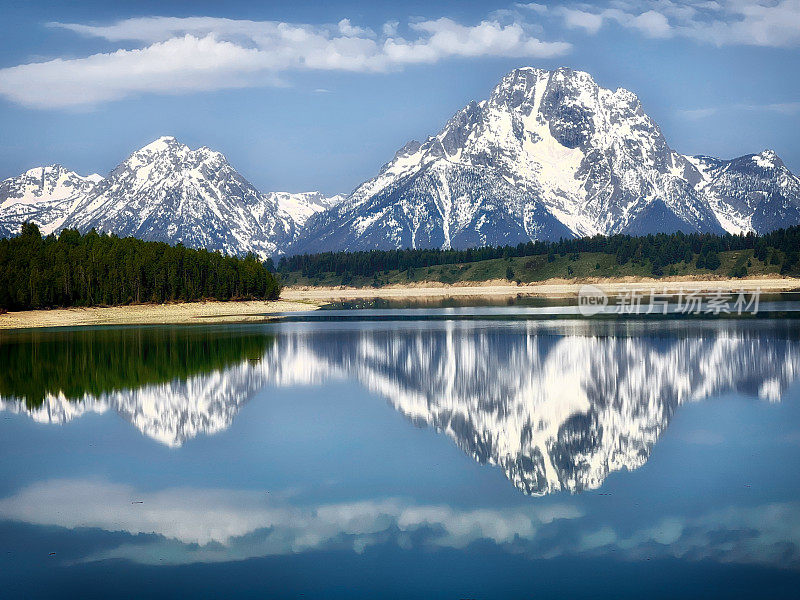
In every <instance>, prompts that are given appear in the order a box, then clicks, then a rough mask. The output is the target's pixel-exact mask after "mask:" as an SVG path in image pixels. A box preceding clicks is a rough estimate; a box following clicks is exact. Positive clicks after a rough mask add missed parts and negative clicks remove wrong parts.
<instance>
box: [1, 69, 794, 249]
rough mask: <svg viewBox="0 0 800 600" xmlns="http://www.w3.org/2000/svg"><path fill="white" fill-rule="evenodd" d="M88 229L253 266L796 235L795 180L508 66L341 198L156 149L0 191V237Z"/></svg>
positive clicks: (576, 83)
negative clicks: (676, 144) (478, 97)
mask: <svg viewBox="0 0 800 600" xmlns="http://www.w3.org/2000/svg"><path fill="white" fill-rule="evenodd" d="M26 220H31V221H33V222H35V223H37V224H38V225H39V226H40V228H41V229H42V230H43V232H45V233H51V232H57V231H59V230H60V229H62V228H77V229H79V230H81V231H87V230H89V229H91V228H93V227H94V228H96V229H98V230H102V231H107V232H111V233H115V234H117V235H121V236H122V235H125V236H135V237H139V238H142V239H148V240H156V241H165V242H169V243H178V242H180V243H183V244H184V245H187V246H193V247H205V248H209V249H212V250H220V251H223V252H227V253H237V254H241V253H244V252H250V251H252V252H255V253H257V254H259V255H261V256H262V257H267V256H275V255H278V254H284V253H286V254H295V253H305V252H320V251H329V250H333V251H336V250H351V251H354V250H370V249H395V248H428V247H431V248H465V247H474V246H482V245H487V244H491V245H501V244H516V243H518V242H522V241H528V240H531V239H542V240H554V239H558V238H561V237H573V236H585V235H594V234H607V235H609V234H617V233H626V234H632V235H638V234H647V233H655V232H672V231H684V232H711V233H723V232H726V231H727V232H731V233H743V232H748V231H754V232H757V233H765V232H768V231H772V230H774V229H777V228H780V227H786V226H789V225H795V224H798V223H800V179H799V178H798V177H797V176H795V175H794V174H793V173H792V172H791V171H789V169H788V168H787V167H786V166H785V165H784V164H783V162H782V161H781V159H780V158H779V157H778V156H777V155H776V154H775V152H773V151H771V150H765V151H763V152H760V153H758V154H749V155H745V156H741V157H739V158H735V159H732V160H723V159H718V158H713V157H709V156H685V155H682V154H680V153H678V152H677V151H675V150H673V149H672V148H671V147H670V146H669V145H668V143H667V141H666V139H665V138H664V135H663V134H662V132H661V130H660V128H659V127H658V125H657V124H656V122H655V121H654V120H653V119H652V118H650V117H649V116H648V115H647V114H646V113H645V112H644V110H643V108H642V105H641V103H640V101H639V99H638V98H637V97H636V95H635V94H633V93H631V92H629V91H627V90H624V89H617V90H610V89H606V88H603V87H600V86H599V85H598V84H597V83H596V82H595V81H594V79H593V78H592V77H591V76H590V75H589V74H588V73H585V72H581V71H574V70H571V69H567V68H560V69H556V70H553V71H547V70H542V69H535V68H521V69H517V70H515V71H512V72H511V73H509V74H508V75H506V76H505V77H503V79H502V80H501V81H500V83H499V84H498V85H497V87H495V89H494V90H493V91H492V93H491V95H490V96H489V98H488V99H487V100H483V101H480V102H471V103H470V104H468V105H467V106H466V107H464V108H463V109H461V110H460V111H458V112H457V113H456V114H455V115H454V116H453V117H452V118H451V119H450V120H449V121H448V122H447V124H446V125H445V126H444V128H443V129H442V130H441V131H440V132H439V133H437V134H436V135H435V136H432V137H430V138H428V139H427V140H425V141H424V142H417V141H411V142H409V143H407V144H406V145H405V146H404V147H403V148H401V149H400V150H399V151H398V152H397V153H396V154H395V156H394V158H393V159H392V160H391V161H389V162H388V163H386V164H385V165H384V166H383V167H382V168H381V169H380V172H379V173H378V174H377V175H376V176H375V177H374V178H372V179H370V180H369V181H366V182H364V183H362V184H361V185H359V186H358V187H357V188H356V189H355V190H354V191H353V192H352V193H350V194H348V195H345V196H334V197H331V198H328V197H325V196H324V195H323V194H320V193H318V192H310V193H301V194H291V193H281V192H268V193H264V192H260V191H259V190H257V189H256V188H255V187H254V186H253V185H252V184H250V183H249V182H248V181H247V180H246V179H245V178H244V177H242V176H241V175H240V174H239V173H238V172H237V171H236V170H235V169H234V168H233V167H232V166H231V165H230V163H228V161H227V160H226V158H225V157H224V156H223V155H222V154H220V153H219V152H215V151H213V150H211V149H209V148H205V147H203V148H199V149H197V150H192V149H190V148H189V147H187V146H185V145H183V144H181V143H180V142H178V141H177V140H176V139H174V138H171V137H163V138H160V139H158V140H156V141H155V142H153V143H151V144H148V145H147V146H145V147H144V148H141V149H140V150H137V151H136V152H134V153H133V154H131V155H130V156H129V157H128V158H127V159H126V160H125V161H123V162H122V163H120V164H119V165H118V166H117V167H116V168H115V169H114V170H113V171H112V172H111V173H110V174H109V175H108V176H107V177H105V178H103V177H100V176H98V175H91V176H89V177H82V176H80V175H78V174H76V173H74V172H71V171H68V170H67V169H65V168H64V167H62V166H60V165H53V166H50V167H39V168H36V169H32V170H30V171H28V172H26V173H23V174H22V175H20V176H18V177H12V178H10V179H6V180H5V181H3V182H1V183H0V235H12V234H14V233H16V232H17V231H18V230H19V227H20V226H21V223H22V222H24V221H26Z"/></svg>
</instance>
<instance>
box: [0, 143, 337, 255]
mask: <svg viewBox="0 0 800 600" xmlns="http://www.w3.org/2000/svg"><path fill="white" fill-rule="evenodd" d="M2 186H3V187H2V188H0V189H2V191H3V192H4V193H3V195H2V196H0V198H2V199H3V202H2V206H0V235H13V234H16V233H18V232H19V228H20V227H21V225H22V223H23V222H24V221H26V220H31V221H33V222H36V223H37V224H39V225H40V227H41V229H42V230H43V231H44V233H51V232H54V231H57V230H59V229H61V228H64V227H70V228H77V229H79V230H81V231H87V230H89V229H91V228H92V227H94V228H96V229H97V230H99V231H107V232H110V233H115V234H117V235H120V236H134V237H138V238H141V239H145V240H156V241H165V242H168V243H173V244H174V243H178V242H181V243H183V244H185V245H187V246H191V247H197V248H207V249H210V250H220V251H223V252H226V253H230V254H242V253H245V252H255V253H256V254H259V255H261V256H262V257H266V256H269V255H272V254H276V253H280V252H282V251H284V250H285V249H286V248H287V247H288V245H289V244H290V243H291V241H292V240H293V239H294V238H295V237H296V236H297V234H298V232H299V229H300V227H301V226H302V225H303V223H305V221H306V219H308V217H309V216H311V215H312V214H315V213H317V212H320V211H322V210H325V209H327V208H328V207H329V206H332V205H333V204H335V203H336V202H337V201H338V197H334V198H332V199H329V198H326V197H324V196H323V195H322V194H320V193H318V192H309V193H303V194H289V193H262V192H260V191H259V190H257V189H256V188H255V187H254V186H253V185H252V184H250V182H248V181H247V180H246V179H245V178H244V177H242V175H241V174H239V173H238V172H237V171H236V169H234V168H233V167H232V166H231V164H230V163H229V162H228V160H227V159H226V158H225V156H224V155H223V154H222V153H220V152H217V151H215V150H212V149H211V148H208V147H207V146H202V147H200V148H197V149H196V150H193V149H192V148H190V147H189V146H187V145H185V144H183V143H181V142H180V141H178V140H177V139H176V138H174V137H172V136H163V137H160V138H158V139H157V140H154V141H152V142H150V143H149V144H147V145H145V146H143V147H142V148H140V149H138V150H136V151H135V152H133V153H132V154H131V155H130V156H129V157H128V158H127V159H125V160H124V161H123V162H122V163H120V164H119V165H118V166H117V167H116V168H115V169H114V170H113V171H112V172H111V173H110V174H109V175H108V177H107V178H105V179H104V178H102V177H100V176H99V175H92V176H89V177H86V178H82V177H80V176H78V175H76V174H74V173H72V172H71V171H67V170H66V169H64V168H63V167H61V166H59V165H54V166H52V167H41V168H37V169H32V170H30V171H28V172H27V173H25V174H23V175H21V176H20V177H17V178H12V179H10V180H6V181H5V182H3V184H2Z"/></svg>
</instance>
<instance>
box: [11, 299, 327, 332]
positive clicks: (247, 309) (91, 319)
mask: <svg viewBox="0 0 800 600" xmlns="http://www.w3.org/2000/svg"><path fill="white" fill-rule="evenodd" d="M318 307H319V304H318V303H315V302H308V301H306V302H297V301H289V300H283V299H282V300H278V301H276V302H264V301H246V302H186V303H181V304H137V305H134V306H111V307H107V308H59V309H53V310H29V311H20V312H10V313H8V314H5V315H0V329H23V328H27V327H73V326H79V325H163V324H185V323H248V322H263V321H268V320H270V319H271V317H270V316H265V314H266V315H270V314H276V313H283V312H297V311H306V310H314V309H316V308H318Z"/></svg>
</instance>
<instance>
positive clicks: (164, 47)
mask: <svg viewBox="0 0 800 600" xmlns="http://www.w3.org/2000/svg"><path fill="white" fill-rule="evenodd" d="M50 26H51V27H58V28H63V29H68V30H70V31H74V32H76V33H78V34H81V35H84V36H87V37H97V38H102V39H104V40H106V41H109V42H116V43H121V42H134V43H138V44H140V45H142V47H140V48H134V49H130V48H120V49H118V50H116V51H114V52H104V53H99V54H94V55H91V56H87V57H84V58H73V59H60V58H59V59H55V60H50V61H46V62H38V63H30V64H24V65H19V66H15V67H10V68H6V69H0V95H2V96H5V97H6V98H8V99H10V100H12V101H13V102H17V103H19V104H23V105H25V106H30V107H35V108H62V107H70V106H79V105H94V104H97V103H100V102H106V101H110V100H117V99H120V98H124V97H127V96H130V95H134V94H140V93H167V94H170V93H186V92H194V91H202V90H218V89H225V88H237V87H253V86H264V85H275V84H278V83H280V81H281V75H283V74H285V73H287V72H290V71H300V70H328V71H350V72H365V73H376V72H387V71H390V70H393V69H399V68H403V67H404V66H406V65H410V64H425V63H427V64H430V63H435V62H438V61H441V60H444V59H447V58H458V57H461V58H474V57H483V56H502V57H513V58H544V57H548V58H549V57H554V56H560V55H563V54H565V53H567V52H568V51H569V50H570V44H568V43H566V42H558V41H556V42H546V41H542V40H540V39H538V38H537V37H535V35H534V34H533V32H532V28H531V27H529V26H527V25H525V24H524V23H519V22H511V23H505V24H503V23H500V22H499V21H497V20H492V19H487V20H484V21H482V22H480V23H478V24H477V25H462V24H460V23H457V22H455V21H453V20H452V19H446V18H442V19H436V20H423V21H418V22H414V23H411V24H410V25H409V30H410V32H411V34H412V36H411V37H410V38H409V39H406V38H404V37H400V36H399V35H398V28H399V23H397V22H389V23H386V24H385V26H384V27H383V29H382V32H381V34H380V35H378V34H377V33H376V32H374V31H372V30H371V29H368V28H364V27H359V26H357V25H354V24H353V23H351V22H350V20H348V19H342V20H341V21H339V23H337V24H335V25H322V26H315V25H305V24H292V23H280V22H274V21H248V20H235V19H222V18H212V17H190V18H176V17H144V18H135V19H126V20H123V21H119V22H117V23H113V24H110V25H84V24H76V23H50Z"/></svg>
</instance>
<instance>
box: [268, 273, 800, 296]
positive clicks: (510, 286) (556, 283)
mask: <svg viewBox="0 0 800 600" xmlns="http://www.w3.org/2000/svg"><path fill="white" fill-rule="evenodd" d="M584 285H594V286H596V287H598V288H600V289H601V290H603V291H604V292H605V293H607V294H609V295H618V294H624V293H627V292H639V293H649V292H650V291H651V290H655V291H656V292H657V293H661V292H663V291H665V290H666V291H670V292H676V293H677V292H678V291H680V290H683V291H685V292H709V291H711V292H713V291H717V290H720V291H723V292H738V291H745V292H753V291H756V290H759V289H760V290H761V292H762V293H778V292H790V291H797V292H800V279H798V278H792V277H753V278H747V277H745V278H742V279H730V278H716V279H715V278H710V277H693V276H689V277H662V278H660V279H653V278H641V277H639V278H635V277H622V278H602V277H591V278H585V279H548V280H545V281H540V282H535V283H527V284H526V283H523V284H520V285H517V284H515V283H512V282H509V281H507V280H491V281H483V282H469V283H465V282H458V283H454V284H446V283H439V282H420V283H409V284H402V285H389V286H384V287H378V288H354V287H347V286H334V287H323V286H287V287H285V288H283V291H282V292H281V299H286V300H292V301H301V302H302V301H305V302H322V303H325V302H333V301H337V300H371V299H414V298H418V299H441V298H468V297H493V298H502V297H517V296H534V297H536V296H538V297H544V298H575V297H577V296H578V293H579V291H580V289H581V287H583V286H584Z"/></svg>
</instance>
